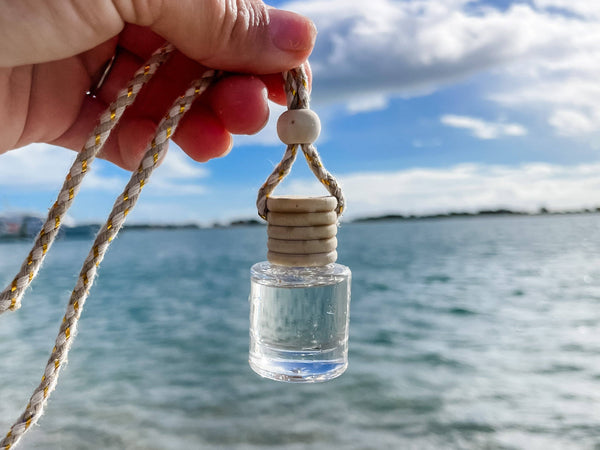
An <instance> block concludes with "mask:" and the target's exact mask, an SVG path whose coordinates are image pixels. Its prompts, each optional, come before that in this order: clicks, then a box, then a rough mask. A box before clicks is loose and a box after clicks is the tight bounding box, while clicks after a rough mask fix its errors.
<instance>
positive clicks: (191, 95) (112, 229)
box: [0, 70, 216, 450]
mask: <svg viewBox="0 0 600 450" xmlns="http://www.w3.org/2000/svg"><path fill="white" fill-rule="evenodd" d="M215 76H216V73H215V71H213V70H209V71H207V72H205V73H204V74H203V76H202V78H200V79H198V80H196V81H194V82H193V83H192V85H191V86H190V87H189V88H188V90H187V91H186V92H185V93H184V94H183V95H182V96H181V97H179V98H178V99H177V100H176V101H175V103H174V104H173V105H172V106H171V108H170V109H169V111H168V113H167V114H166V115H165V117H164V118H163V119H162V120H161V122H160V123H159V125H158V128H157V131H156V135H155V137H154V139H153V140H152V142H151V143H150V144H149V145H148V147H147V149H146V153H145V155H144V157H143V159H142V162H141V163H140V166H139V167H138V169H137V170H136V171H135V172H134V173H133V174H132V176H131V179H130V180H129V182H128V183H127V186H125V189H124V190H123V193H122V194H121V195H119V197H117V200H116V201H115V203H114V205H113V208H112V211H111V212H110V214H109V216H108V219H107V221H106V223H105V224H104V225H103V226H102V228H101V229H100V231H99V232H98V234H97V235H96V239H95V241H94V243H93V245H92V248H91V250H90V252H89V254H88V256H87V258H86V259H85V262H84V263H83V267H82V268H81V272H80V273H79V278H78V280H77V283H76V285H75V288H74V289H73V292H72V293H71V298H70V300H69V304H68V306H67V311H66V313H65V315H64V318H63V321H62V324H61V326H60V329H59V332H58V336H57V337H56V341H55V345H54V348H53V349H52V353H51V354H50V358H49V359H48V363H47V365H46V368H45V370H44V374H43V376H42V380H41V382H40V384H39V385H38V387H37V388H36V389H35V390H34V392H33V394H32V396H31V398H30V399H29V403H28V404H27V407H26V408H25V410H24V411H23V413H22V414H21V416H20V417H19V418H18V419H17V421H16V422H15V423H14V424H13V425H12V427H11V428H10V431H9V432H8V434H7V435H6V436H5V438H4V439H3V440H2V441H0V449H3V450H8V449H10V448H12V447H13V446H14V445H15V444H16V443H17V442H18V441H19V440H20V439H21V437H23V435H24V434H25V433H26V432H27V430H28V429H29V428H30V427H31V425H33V424H35V423H36V422H37V421H38V419H39V418H40V417H41V416H42V414H43V412H44V407H45V405H46V403H47V401H48V397H49V396H50V394H51V392H52V391H53V390H54V388H55V387H56V383H57V381H58V376H59V374H60V370H61V368H62V366H63V365H64V363H65V362H66V361H67V355H68V353H69V350H70V348H71V345H72V343H73V339H74V336H75V334H76V331H77V324H78V321H79V317H80V316H81V311H82V308H83V305H84V303H85V301H86V299H87V297H88V295H89V291H90V288H91V287H92V284H93V282H94V277H95V276H96V271H97V269H98V266H99V265H100V262H101V261H102V259H104V255H105V253H106V251H107V249H108V246H109V245H110V243H111V241H112V240H113V239H114V238H115V237H116V235H117V233H118V232H119V230H120V229H121V227H122V226H123V223H124V222H125V217H126V216H127V214H128V213H129V212H130V211H131V209H132V208H133V207H134V205H135V203H136V201H137V199H138V197H139V195H140V192H141V190H142V188H143V187H144V185H145V183H146V182H147V180H148V179H149V178H150V175H151V174H152V172H153V170H154V169H155V168H156V166H157V165H158V162H159V161H160V160H161V158H162V156H163V155H164V154H165V152H166V151H167V146H168V141H169V139H170V137H171V136H172V135H173V134H174V133H175V130H176V128H177V125H178V124H179V121H180V120H181V118H182V117H183V115H184V114H185V113H186V112H187V111H188V110H189V109H190V106H191V104H192V103H193V101H194V100H195V99H196V98H197V97H198V96H199V95H200V94H202V92H204V90H205V89H206V88H207V87H208V86H209V85H210V84H211V82H212V81H213V80H214V78H215Z"/></svg>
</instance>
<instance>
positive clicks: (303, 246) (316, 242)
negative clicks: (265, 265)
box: [267, 237, 337, 255]
mask: <svg viewBox="0 0 600 450" xmlns="http://www.w3.org/2000/svg"><path fill="white" fill-rule="evenodd" d="M267 248H268V249H269V250H270V251H272V252H277V253H288V254H298V255H308V254H311V253H329V252H331V251H333V250H335V249H336V248H337V239H336V238H335V237H332V238H329V239H313V240H306V241H287V240H284V239H273V238H269V240H268V241H267Z"/></svg>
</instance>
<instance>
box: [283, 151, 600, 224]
mask: <svg viewBox="0 0 600 450" xmlns="http://www.w3.org/2000/svg"><path fill="white" fill-rule="evenodd" d="M598 173H600V163H595V164H585V165H578V166H559V165H552V164H545V163H531V164H524V165H521V166H517V167H507V166H492V165H485V164H461V165H457V166H453V167H450V168H447V169H409V170H401V171H394V172H360V173H350V174H344V175H339V176H338V180H339V182H340V183H341V185H342V187H343V189H344V192H345V195H346V196H347V198H348V199H349V203H348V209H347V217H348V218H354V217H360V216H366V215H372V214H386V213H400V214H429V213H444V212H449V211H472V212H474V211H477V210H481V209H490V208H511V209H518V210H525V211H535V210H537V209H538V208H540V206H545V207H547V208H550V209H556V210H565V209H573V208H595V207H598V206H600V199H598V197H593V196H590V192H598V191H599V190H600V177H598ZM324 192H325V191H324V189H323V187H322V186H320V185H319V183H318V182H317V181H313V180H310V179H309V180H297V181H293V182H291V183H290V184H289V185H288V186H287V188H285V189H283V190H282V192H280V193H281V194H293V195H300V194H302V195H323V193H324Z"/></svg>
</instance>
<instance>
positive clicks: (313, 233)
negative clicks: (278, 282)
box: [267, 196, 337, 267]
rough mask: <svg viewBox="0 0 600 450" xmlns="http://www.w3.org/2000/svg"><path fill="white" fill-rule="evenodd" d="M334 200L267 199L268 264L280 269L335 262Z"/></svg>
mask: <svg viewBox="0 0 600 450" xmlns="http://www.w3.org/2000/svg"><path fill="white" fill-rule="evenodd" d="M336 206H337V199H336V198H335V197H333V196H327V197H269V198H268V199H267V222H268V224H269V226H268V227H267V234H268V236H269V240H268V242H267V246H268V248H269V252H268V253H267V258H268V260H269V261H270V262H271V263H273V264H277V265H281V266H293V267H315V266H325V265H327V264H331V263H333V262H335V261H336V259H337V252H336V247H337V239H336V237H335V236H336V233H337V214H336V212H335V208H336Z"/></svg>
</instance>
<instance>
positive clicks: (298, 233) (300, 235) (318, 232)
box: [267, 225, 337, 241]
mask: <svg viewBox="0 0 600 450" xmlns="http://www.w3.org/2000/svg"><path fill="white" fill-rule="evenodd" d="M336 234H337V225H322V226H316V227H284V226H278V225H269V226H267V235H268V236H269V238H273V239H286V240H289V241H302V240H305V241H307V240H313V239H327V238H331V237H334V236H335V235H336Z"/></svg>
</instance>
